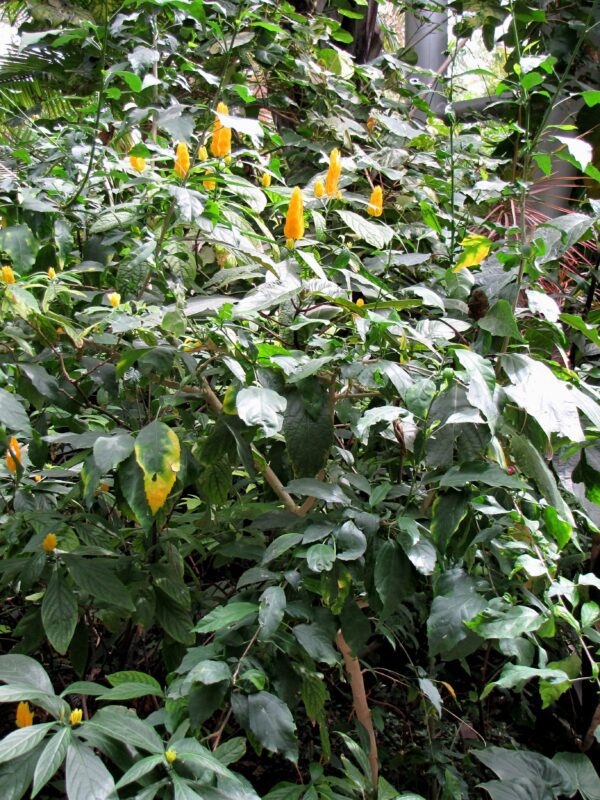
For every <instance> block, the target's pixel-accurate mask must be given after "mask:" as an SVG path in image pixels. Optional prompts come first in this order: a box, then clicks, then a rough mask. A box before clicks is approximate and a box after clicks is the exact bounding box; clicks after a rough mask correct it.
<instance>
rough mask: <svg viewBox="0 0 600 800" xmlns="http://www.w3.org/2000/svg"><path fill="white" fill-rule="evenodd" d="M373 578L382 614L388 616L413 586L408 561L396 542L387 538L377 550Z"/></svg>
mask: <svg viewBox="0 0 600 800" xmlns="http://www.w3.org/2000/svg"><path fill="white" fill-rule="evenodd" d="M374 580H375V588H376V590H377V594H378V595H379V598H380V600H381V602H382V603H383V616H384V617H388V616H389V615H390V614H393V612H394V611H396V609H397V608H398V606H399V605H400V603H401V602H402V600H403V599H404V598H406V597H407V596H408V595H409V594H410V592H411V590H412V588H413V581H412V575H411V568H410V562H409V560H408V558H407V557H406V555H405V554H404V552H403V551H402V548H401V547H400V546H399V545H398V544H397V543H396V542H394V541H390V540H388V541H386V542H384V543H383V544H382V545H381V547H380V548H379V550H378V551H377V558H376V561H375V574H374Z"/></svg>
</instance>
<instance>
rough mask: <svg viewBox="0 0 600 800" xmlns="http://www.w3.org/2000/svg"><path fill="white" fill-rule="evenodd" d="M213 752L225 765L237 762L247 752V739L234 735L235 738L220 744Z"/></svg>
mask: <svg viewBox="0 0 600 800" xmlns="http://www.w3.org/2000/svg"><path fill="white" fill-rule="evenodd" d="M213 752H214V754H215V756H216V757H217V758H218V759H219V761H220V762H221V764H225V766H228V765H229V764H235V762H236V761H239V760H240V758H242V756H243V755H244V754H245V752H246V739H245V738H244V737H243V736H234V738H233V739H228V740H227V741H226V742H223V744H220V745H219V746H218V747H217V749H216V750H214V751H213Z"/></svg>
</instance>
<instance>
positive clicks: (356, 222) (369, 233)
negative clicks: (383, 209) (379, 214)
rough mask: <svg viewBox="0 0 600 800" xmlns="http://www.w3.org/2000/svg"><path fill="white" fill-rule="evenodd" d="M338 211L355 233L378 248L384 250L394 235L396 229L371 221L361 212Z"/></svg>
mask: <svg viewBox="0 0 600 800" xmlns="http://www.w3.org/2000/svg"><path fill="white" fill-rule="evenodd" d="M337 213H338V214H339V216H340V217H341V218H342V220H343V221H344V222H345V223H346V225H347V226H348V227H349V228H350V230H351V231H352V232H353V233H355V234H356V235H357V236H358V237H359V238H361V239H364V240H365V242H367V244H370V245H371V246H372V247H376V248H377V249H378V250H383V249H384V247H386V245H388V244H389V243H390V242H391V240H392V238H393V236H394V231H393V230H392V229H391V228H388V226H387V225H384V224H383V223H382V222H371V221H370V220H366V219H364V218H363V217H361V216H360V215H359V214H355V213H354V211H338V212H337Z"/></svg>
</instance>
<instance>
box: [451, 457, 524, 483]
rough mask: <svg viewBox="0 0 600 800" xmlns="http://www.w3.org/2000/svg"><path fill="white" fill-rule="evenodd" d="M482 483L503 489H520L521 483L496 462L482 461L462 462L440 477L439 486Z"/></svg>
mask: <svg viewBox="0 0 600 800" xmlns="http://www.w3.org/2000/svg"><path fill="white" fill-rule="evenodd" d="M471 482H473V483H483V484H484V485H485V486H494V487H498V486H502V487H503V488H505V489H522V488H523V484H522V483H521V481H520V480H519V478H518V477H517V476H516V475H509V474H508V473H507V472H505V471H504V470H503V469H502V468H501V467H499V466H498V465H497V464H486V463H484V462H480V463H471V464H462V465H461V466H455V467H452V468H451V469H449V470H448V472H445V473H444V474H443V475H442V477H441V479H440V486H446V487H448V488H452V489H454V488H459V487H461V486H466V484H468V483H471Z"/></svg>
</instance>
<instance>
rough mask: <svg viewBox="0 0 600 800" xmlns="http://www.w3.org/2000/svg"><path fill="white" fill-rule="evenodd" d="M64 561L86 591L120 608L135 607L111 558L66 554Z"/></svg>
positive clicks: (70, 572)
mask: <svg viewBox="0 0 600 800" xmlns="http://www.w3.org/2000/svg"><path fill="white" fill-rule="evenodd" d="M63 561H64V563H65V564H66V566H67V569H68V570H69V574H70V575H71V577H72V578H73V580H74V581H75V583H76V584H77V585H78V586H79V588H80V589H83V591H84V592H87V593H88V594H91V595H92V597H95V598H97V599H98V600H101V601H102V602H104V603H108V604H110V605H114V606H118V607H119V608H125V609H127V610H128V611H133V610H134V609H135V606H134V604H133V601H132V600H131V597H130V595H129V591H128V589H127V587H126V586H125V584H124V583H123V582H122V581H121V580H119V578H117V576H116V575H115V573H114V572H113V570H112V568H111V566H110V564H111V559H104V558H83V557H81V556H76V555H71V554H69V555H65V556H64V558H63Z"/></svg>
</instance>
